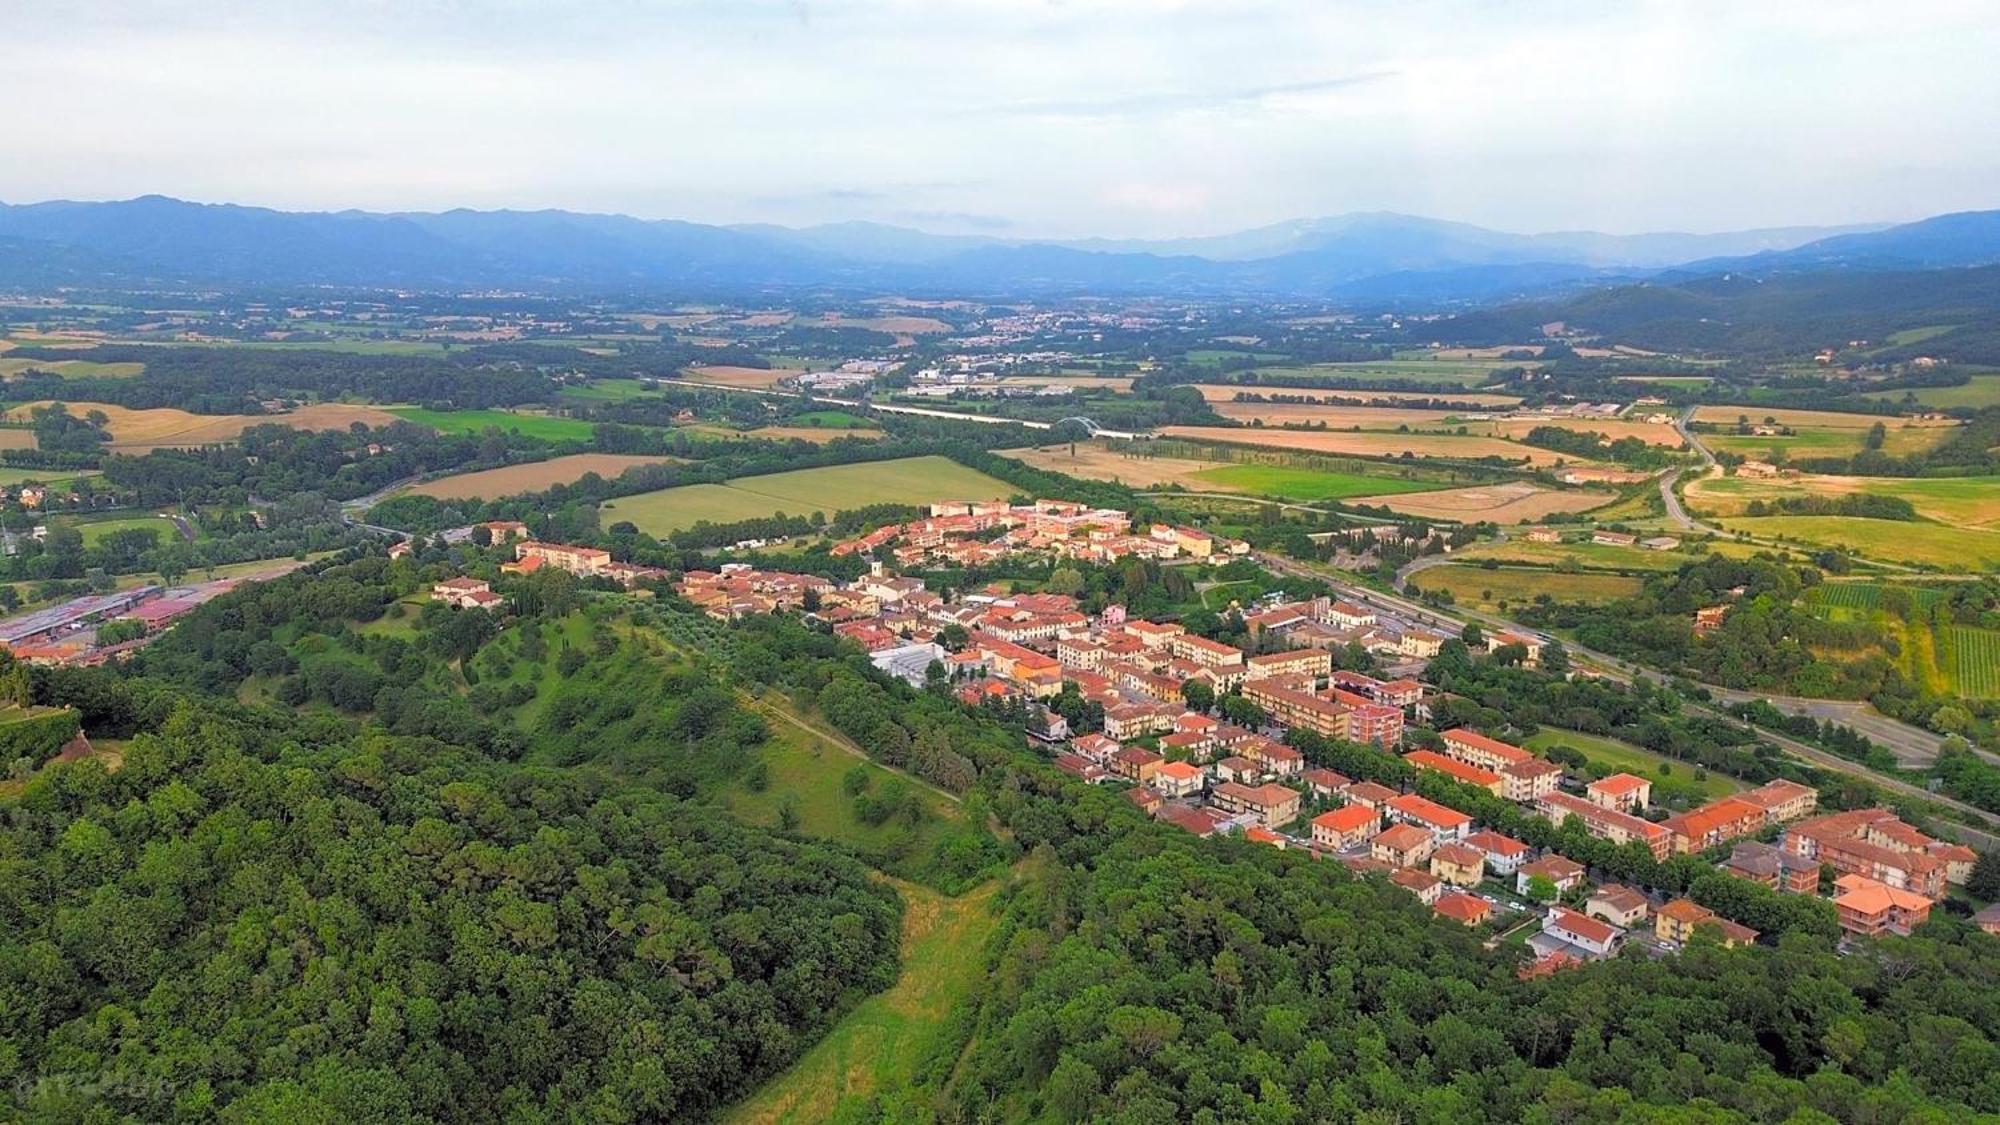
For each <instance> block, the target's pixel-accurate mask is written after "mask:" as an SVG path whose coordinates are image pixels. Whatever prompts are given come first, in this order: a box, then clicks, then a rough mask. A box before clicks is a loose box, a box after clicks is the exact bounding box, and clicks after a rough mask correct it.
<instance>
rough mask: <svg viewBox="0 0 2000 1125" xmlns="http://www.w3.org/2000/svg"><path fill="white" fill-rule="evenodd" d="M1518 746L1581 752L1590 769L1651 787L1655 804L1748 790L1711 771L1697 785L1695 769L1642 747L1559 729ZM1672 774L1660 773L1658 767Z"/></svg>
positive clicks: (1548, 729)
mask: <svg viewBox="0 0 2000 1125" xmlns="http://www.w3.org/2000/svg"><path fill="white" fill-rule="evenodd" d="M1521 745H1522V746H1524V747H1526V748H1527V749H1529V750H1535V751H1544V750H1547V749H1548V748H1549V747H1551V746H1557V745H1561V746H1567V747H1569V748H1570V749H1572V750H1580V751H1582V752H1583V755H1584V757H1586V758H1589V759H1590V762H1591V764H1592V765H1594V766H1597V767H1599V768H1600V769H1602V770H1603V771H1604V772H1605V773H1606V774H1613V773H1629V774H1635V775H1637V776H1639V777H1643V778H1645V779H1646V780H1648V781H1650V782H1652V783H1653V802H1654V803H1655V804H1679V803H1683V802H1684V803H1687V804H1696V803H1699V802H1703V801H1712V800H1714V799H1715V798H1717V797H1723V796H1727V795H1728V794H1731V793H1735V792H1738V791H1739V790H1743V789H1747V788H1749V786H1747V785H1745V784H1744V783H1743V782H1741V781H1738V780H1737V779H1735V778H1733V777H1730V776H1728V775H1727V774H1720V773H1715V772H1713V771H1711V772H1710V773H1709V774H1708V776H1707V777H1704V778H1702V779H1700V780H1699V781H1697V780H1696V779H1695V776H1694V766H1692V765H1690V764H1688V763H1686V762H1677V761H1674V760H1673V759H1672V758H1669V757H1667V756H1665V755H1663V754H1655V753H1653V752H1652V751H1651V750H1648V749H1646V748H1644V747H1642V746H1634V745H1632V744H1631V743H1629V742H1621V741H1619V740H1618V739H1615V738H1606V737H1604V736H1602V735H1596V734H1584V733H1583V732H1582V731H1574V730H1563V729H1561V728H1559V727H1543V728H1542V729H1541V730H1539V731H1536V732H1535V733H1534V734H1532V735H1530V736H1529V737H1527V738H1525V739H1523V740H1522V741H1521ZM1662 765H1665V766H1667V768H1668V769H1669V770H1670V771H1671V772H1669V773H1667V774H1661V773H1660V767H1661V766H1662Z"/></svg>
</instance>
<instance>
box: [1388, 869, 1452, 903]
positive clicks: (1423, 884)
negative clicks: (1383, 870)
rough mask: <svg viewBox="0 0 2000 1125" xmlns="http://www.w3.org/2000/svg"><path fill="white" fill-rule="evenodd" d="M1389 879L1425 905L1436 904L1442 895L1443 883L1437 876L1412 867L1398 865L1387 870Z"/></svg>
mask: <svg viewBox="0 0 2000 1125" xmlns="http://www.w3.org/2000/svg"><path fill="white" fill-rule="evenodd" d="M1389 881H1390V882H1391V883H1394V884H1396V885H1397V886H1399V887H1401V888H1403V889H1404V890H1406V891H1408V892H1410V893H1411V894H1413V895H1415V896H1417V901H1418V902H1421V903H1423V904H1424V905H1425V906H1436V905H1437V901H1438V899H1440V898H1442V897H1444V883H1443V881H1442V880H1440V879H1438V877H1437V876H1435V875H1432V874H1430V873H1428V872H1425V871H1421V870H1418V869H1417V868H1414V867H1400V868H1397V869H1396V870H1394V871H1391V872H1389Z"/></svg>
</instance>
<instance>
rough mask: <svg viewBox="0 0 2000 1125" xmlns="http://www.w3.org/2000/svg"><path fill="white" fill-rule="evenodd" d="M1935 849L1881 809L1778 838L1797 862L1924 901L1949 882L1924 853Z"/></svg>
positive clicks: (1834, 817) (1816, 822)
mask: <svg viewBox="0 0 2000 1125" xmlns="http://www.w3.org/2000/svg"><path fill="white" fill-rule="evenodd" d="M1935 843H1937V841H1934V840H1931V839H1930V837H1928V836H1925V835H1923V834H1922V833H1920V832H1918V831H1917V830H1916V829H1914V828H1912V827H1911V826H1909V825H1908V824H1905V823H1903V822H1902V821H1901V820H1900V819H1898V818H1897V817H1896V814H1894V813H1892V812H1890V811H1889V810H1888V809H1881V808H1874V809H1855V810H1852V811H1849V812H1838V813H1831V814H1829V815H1827V816H1821V817H1815V818H1813V819H1811V820H1804V821H1800V822H1799V823H1797V824H1794V825H1792V826H1791V828H1790V829H1788V830H1787V831H1786V832H1785V837H1784V849H1785V850H1786V851H1788V852H1790V853H1792V854H1793V855H1795V856H1798V857H1800V858H1802V859H1806V860H1809V861H1811V862H1813V863H1826V864H1832V865H1833V868H1834V870H1836V871H1838V872H1840V873H1841V874H1843V875H1860V876H1862V877H1864V878H1867V879H1872V880H1875V881H1877V882H1880V883H1883V884H1885V885H1887V886H1889V887H1892V888H1895V889H1896V890H1904V891H1911V892H1914V893H1916V894H1919V895H1923V896H1925V897H1927V898H1938V897H1942V896H1943V894H1944V890H1945V885H1946V883H1948V882H1949V880H1948V879H1947V878H1946V876H1947V874H1948V871H1947V867H1948V864H1947V861H1946V860H1944V859H1941V858H1939V857H1938V856H1937V855H1935V854H1933V850H1932V848H1931V847H1930V845H1932V844H1935Z"/></svg>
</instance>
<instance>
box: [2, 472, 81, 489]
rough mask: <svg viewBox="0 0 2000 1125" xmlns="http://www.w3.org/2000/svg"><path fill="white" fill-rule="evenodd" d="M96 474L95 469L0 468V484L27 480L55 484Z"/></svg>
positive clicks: (22, 482)
mask: <svg viewBox="0 0 2000 1125" xmlns="http://www.w3.org/2000/svg"><path fill="white" fill-rule="evenodd" d="M96 475H97V470H96V469H15V468H0V485H4V484H24V483H26V482H28V481H34V482H35V483H37V484H47V485H56V484H62V483H64V482H66V481H73V480H76V479H78V478H79V477H92V476H96Z"/></svg>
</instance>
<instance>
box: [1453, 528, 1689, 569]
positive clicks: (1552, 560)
mask: <svg viewBox="0 0 2000 1125" xmlns="http://www.w3.org/2000/svg"><path fill="white" fill-rule="evenodd" d="M1572 534H1576V533H1574V532H1573V533H1572ZM1452 557H1453V558H1455V559H1460V560H1464V561H1468V562H1470V561H1477V560H1480V559H1498V560H1499V561H1501V562H1503V563H1538V564H1542V565H1546V566H1556V565H1558V564H1560V563H1563V562H1566V561H1573V562H1575V563H1577V564H1578V565H1579V566H1582V567H1585V568H1595V569H1598V570H1644V571H1653V570H1662V571H1664V570H1678V569H1680V568H1681V567H1682V566H1684V565H1686V564H1687V563H1688V562H1689V561H1691V560H1692V559H1693V558H1694V557H1695V556H1693V555H1690V554H1687V553H1685V552H1683V551H1647V550H1643V549H1641V548H1638V547H1614V546H1611V545H1609V544H1605V543H1590V542H1582V543H1530V542H1528V541H1527V540H1525V539H1509V540H1507V541H1506V542H1504V543H1475V544H1473V545H1472V546H1470V547H1466V548H1464V549H1462V550H1460V551H1458V552H1456V553H1454V554H1453V555H1452Z"/></svg>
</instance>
